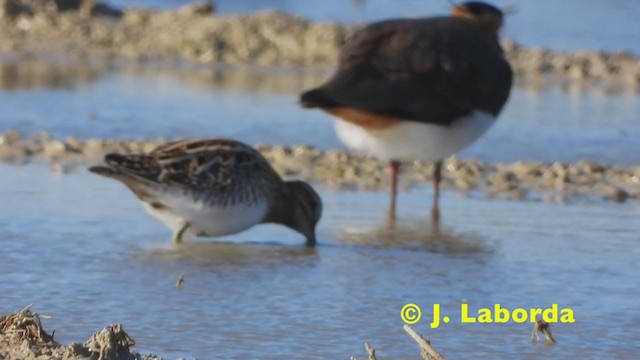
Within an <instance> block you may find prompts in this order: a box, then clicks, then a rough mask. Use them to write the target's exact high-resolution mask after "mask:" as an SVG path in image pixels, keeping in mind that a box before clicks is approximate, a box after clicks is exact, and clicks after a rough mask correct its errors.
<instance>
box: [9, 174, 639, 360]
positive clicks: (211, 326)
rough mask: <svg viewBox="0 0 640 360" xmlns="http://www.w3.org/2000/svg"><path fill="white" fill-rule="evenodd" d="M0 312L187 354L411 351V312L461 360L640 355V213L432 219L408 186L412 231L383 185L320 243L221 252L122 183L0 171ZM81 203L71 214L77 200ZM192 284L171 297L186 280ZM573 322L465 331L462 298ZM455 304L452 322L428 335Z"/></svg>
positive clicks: (592, 208)
mask: <svg viewBox="0 0 640 360" xmlns="http://www.w3.org/2000/svg"><path fill="white" fill-rule="evenodd" d="M0 174H2V176H0V199H2V202H0V243H1V244H2V258H3V261H2V262H0V273H1V274H3V275H2V282H0V313H6V312H10V311H14V310H16V309H18V308H21V307H22V306H24V305H26V304H28V303H32V302H33V303H35V304H36V310H37V311H39V312H42V313H45V314H47V315H51V316H52V319H49V320H46V322H45V326H47V328H48V329H50V330H51V329H56V338H57V339H58V341H61V342H63V343H66V342H69V341H79V340H82V339H85V338H86V337H88V335H89V334H90V333H91V332H93V331H96V330H98V329H100V328H102V327H103V326H105V325H106V324H109V323H113V322H122V323H124V324H125V329H126V330H127V331H128V332H129V334H130V335H131V336H133V337H134V338H135V339H136V342H137V346H136V349H137V350H138V351H142V352H153V353H156V354H158V355H161V356H165V357H166V358H169V359H172V358H177V357H179V356H183V357H186V358H200V359H207V358H225V359H232V358H261V359H283V358H293V359H299V358H305V359H346V358H348V357H349V356H350V355H358V356H359V357H361V358H364V356H363V354H364V351H363V347H362V344H363V342H364V341H369V342H371V344H372V345H373V346H374V347H376V348H377V349H378V352H379V354H380V355H384V356H385V357H386V358H394V359H413V358H415V357H416V356H417V354H418V352H417V347H416V345H415V344H414V343H413V341H412V340H411V339H410V338H409V337H408V336H407V335H405V334H404V333H403V331H402V324H403V323H402V321H401V319H400V317H399V311H400V308H401V307H402V306H403V305H404V304H406V303H416V304H418V305H420V306H421V307H422V308H423V311H424V312H425V316H424V318H423V320H422V321H421V322H420V323H418V324H417V325H415V326H414V328H415V329H416V330H418V331H420V332H421V333H423V334H424V335H426V336H430V337H431V338H432V341H433V343H434V344H435V346H436V347H437V348H438V349H439V350H440V351H442V352H443V353H444V354H447V355H449V357H450V358H486V357H487V356H492V355H493V356H495V357H496V358H513V357H514V354H518V356H516V357H517V358H528V359H564V358H567V355H568V354H571V355H572V356H573V357H577V358H595V357H598V356H599V355H601V356H604V355H606V358H628V359H631V358H634V357H635V356H636V355H637V350H638V346H640V343H638V338H637V324H638V322H640V308H639V307H638V305H637V299H638V297H639V296H640V289H639V288H638V286H637V277H638V265H639V263H638V258H639V256H640V238H639V237H638V229H639V228H640V209H639V208H638V207H637V206H635V205H633V204H627V205H614V204H606V203H593V202H590V203H573V204H563V205H556V204H550V203H541V202H509V201H498V200H494V201H489V200H483V199H477V198H462V197H461V196H458V195H456V194H455V193H446V194H445V195H444V197H443V199H442V200H443V201H442V205H443V209H442V210H443V214H444V220H443V224H442V226H441V228H440V229H434V228H433V227H431V226H430V225H429V224H428V222H427V221H425V220H426V217H427V206H426V204H427V203H428V202H429V199H430V198H429V197H430V191H429V189H417V190H413V191H412V192H411V193H402V194H401V197H400V205H401V207H400V210H401V211H400V217H401V221H400V222H399V224H397V225H396V228H395V230H394V229H389V227H388V225H387V224H386V223H385V221H384V207H385V206H386V200H387V197H386V194H385V193H355V192H333V191H330V190H327V189H322V188H321V189H320V190H321V194H322V196H323V198H324V202H325V214H324V217H323V219H322V221H321V223H320V226H319V231H318V238H319V241H320V245H319V247H318V248H317V249H306V248H304V247H303V246H302V242H303V239H302V238H301V237H300V236H299V235H297V234H295V233H293V232H290V231H288V230H286V229H282V228H280V227H277V226H260V227H256V228H254V229H252V230H250V231H248V232H245V233H242V234H239V235H237V236H233V237H227V238H224V239H222V240H219V241H217V242H211V241H205V240H198V241H196V242H190V243H185V244H183V245H181V246H174V245H172V244H170V241H169V237H170V234H169V232H168V230H166V229H165V228H164V227H163V226H162V225H160V224H159V223H156V222H155V221H154V220H152V219H151V218H150V217H149V216H147V215H146V214H144V213H143V211H142V210H141V207H140V206H139V204H137V201H136V200H135V199H134V197H133V196H132V195H131V194H129V193H128V191H127V190H126V189H125V188H124V187H122V186H121V185H119V184H117V183H115V182H113V181H109V180H107V179H103V178H99V177H97V176H94V175H92V174H89V173H86V172H77V173H73V174H70V175H64V176H57V175H53V174H51V173H49V172H48V171H47V169H46V168H45V167H44V166H40V165H29V166H9V165H0ZM71 204H72V205H71ZM182 273H184V274H185V282H184V287H183V288H182V289H177V288H175V286H174V284H175V282H176V280H177V279H178V277H179V276H180V274H182ZM463 300H466V301H467V302H468V303H469V304H470V307H471V309H477V308H479V307H490V306H493V304H494V303H500V304H503V306H506V307H508V308H514V307H547V306H550V305H551V304H552V303H558V304H559V305H560V307H570V308H572V309H573V311H574V312H575V318H576V322H575V323H573V324H557V325H554V326H553V328H552V330H553V333H554V335H555V337H556V339H557V340H558V344H557V345H556V346H553V347H545V346H543V345H538V346H532V345H531V344H530V343H529V336H530V332H531V329H532V326H531V324H529V323H525V324H516V323H508V324H485V325H480V324H462V323H460V321H459V316H460V315H459V314H460V310H459V304H460V302H461V301H463ZM436 302H437V303H441V304H442V307H443V308H442V309H443V312H446V313H447V314H449V315H451V317H452V321H451V323H449V324H446V325H442V326H441V327H439V328H438V329H430V328H429V325H428V323H429V322H430V321H431V318H430V315H428V314H429V313H430V312H431V311H430V308H431V306H432V304H433V303H436Z"/></svg>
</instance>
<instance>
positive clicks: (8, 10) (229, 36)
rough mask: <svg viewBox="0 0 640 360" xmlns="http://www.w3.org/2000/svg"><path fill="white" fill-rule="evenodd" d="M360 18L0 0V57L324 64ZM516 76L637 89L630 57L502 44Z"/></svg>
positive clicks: (635, 63) (636, 64)
mask: <svg viewBox="0 0 640 360" xmlns="http://www.w3.org/2000/svg"><path fill="white" fill-rule="evenodd" d="M360 27H362V24H338V23H316V22H312V21H309V20H306V19H304V18H301V17H298V16H295V15H291V14H286V13H281V12H259V13H254V14H243V15H217V14H216V13H215V6H214V5H213V4H212V3H209V2H201V3H194V4H191V5H186V6H184V7H181V8H178V9H173V10H152V9H145V8H129V9H117V8H112V7H109V6H107V5H105V4H101V3H99V2H97V1H94V0H73V1H71V0H68V1H66V0H56V1H45V0H0V54H2V55H3V56H5V57H7V56H9V57H14V58H15V57H18V58H28V57H34V56H43V55H56V56H58V57H63V58H64V60H65V61H71V60H75V61H77V60H86V59H87V58H98V59H102V60H103V61H110V60H118V59H120V60H122V59H124V60H127V61H133V62H142V63H145V62H150V61H160V62H175V61H188V62H192V63H197V64H255V65H259V66H279V67H305V68H330V67H331V66H333V65H334V63H335V61H336V59H337V56H338V54H339V51H340V48H341V46H342V45H343V44H344V43H345V41H346V40H347V39H348V37H349V36H350V34H352V33H353V32H354V31H355V30H357V29H358V28H360ZM503 47H504V50H505V54H506V57H507V58H508V60H509V61H510V63H511V65H512V66H513V68H514V71H515V73H516V75H517V76H518V78H519V79H520V80H521V81H526V82H527V83H531V84H535V85H537V86H540V85H544V84H547V83H549V82H554V83H555V82H557V83H561V84H563V85H566V84H567V83H574V84H580V85H586V86H589V87H605V88H607V89H610V90H611V91H616V92H620V91H632V92H637V91H638V90H640V58H639V57H638V56H637V55H635V54H630V53H625V52H617V53H612V52H603V51H577V52H557V51H551V50H548V49H543V48H527V47H525V46H522V45H520V44H518V43H516V42H515V41H513V40H505V41H504V42H503Z"/></svg>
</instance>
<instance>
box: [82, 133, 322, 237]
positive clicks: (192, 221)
mask: <svg viewBox="0 0 640 360" xmlns="http://www.w3.org/2000/svg"><path fill="white" fill-rule="evenodd" d="M89 170H90V171H91V172H94V173H96V174H99V175H103V176H106V177H111V178H114V179H116V180H118V181H120V182H122V183H123V184H124V185H126V186H127V187H128V188H129V189H131V191H133V193H134V194H135V195H136V196H137V197H138V198H139V199H140V200H141V201H142V203H143V205H144V207H145V209H146V210H147V211H148V212H149V213H150V214H151V215H152V216H153V217H155V218H157V219H158V220H160V221H161V222H162V223H164V224H165V225H166V226H167V227H169V228H170V229H171V230H172V231H173V241H174V242H177V243H178V242H181V241H182V238H183V236H184V235H192V236H208V237H215V236H222V235H228V234H234V233H237V232H240V231H243V230H246V229H248V228H250V227H252V226H254V225H257V224H262V223H276V224H281V225H284V226H287V227H289V228H291V229H293V230H295V231H297V232H299V233H301V234H302V235H304V237H305V238H306V244H307V246H315V244H316V232H315V228H316V224H317V223H318V221H319V220H320V216H321V214H322V200H321V199H320V197H319V196H318V194H317V193H316V192H315V191H314V190H313V188H312V187H311V186H310V185H309V184H307V183H305V182H303V181H284V180H282V179H281V178H280V176H279V175H278V174H277V173H276V172H275V170H274V169H273V168H272V167H271V165H270V164H269V162H268V161H267V160H266V159H265V158H264V157H263V156H262V155H261V154H260V153H259V152H258V151H256V150H255V149H253V148H252V147H250V146H248V145H245V144H243V143H241V142H238V141H234V140H229V139H192V140H182V141H176V142H172V143H168V144H165V145H161V146H160V147H158V148H156V149H155V150H153V151H152V152H151V153H149V154H134V155H120V154H108V155H106V156H105V165H100V166H93V167H91V168H89Z"/></svg>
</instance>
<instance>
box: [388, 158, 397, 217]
mask: <svg viewBox="0 0 640 360" xmlns="http://www.w3.org/2000/svg"><path fill="white" fill-rule="evenodd" d="M399 168H400V162H399V161H396V160H391V161H389V182H390V184H391V202H390V203H389V213H388V215H389V220H390V221H394V220H395V219H396V197H397V196H398V169H399Z"/></svg>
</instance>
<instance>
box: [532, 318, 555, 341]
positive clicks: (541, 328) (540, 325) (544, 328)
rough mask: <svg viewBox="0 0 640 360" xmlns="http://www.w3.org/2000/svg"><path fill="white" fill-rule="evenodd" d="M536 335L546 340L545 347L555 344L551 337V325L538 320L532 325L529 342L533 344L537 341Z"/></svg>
mask: <svg viewBox="0 0 640 360" xmlns="http://www.w3.org/2000/svg"><path fill="white" fill-rule="evenodd" d="M538 333H542V334H543V335H544V337H545V339H547V345H553V344H555V343H556V339H554V338H553V335H551V325H550V324H549V323H548V322H546V321H544V320H542V319H538V321H536V323H535V324H534V325H533V333H532V334H531V342H532V343H534V344H535V343H536V342H537V341H538Z"/></svg>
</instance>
